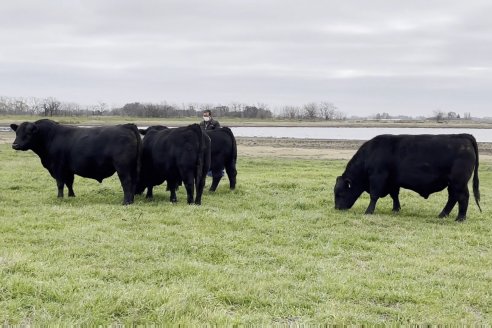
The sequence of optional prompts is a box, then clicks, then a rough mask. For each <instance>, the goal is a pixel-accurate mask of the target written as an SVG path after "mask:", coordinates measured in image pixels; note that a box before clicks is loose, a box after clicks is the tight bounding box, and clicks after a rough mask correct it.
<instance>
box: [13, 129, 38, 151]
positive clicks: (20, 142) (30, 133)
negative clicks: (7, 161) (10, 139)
mask: <svg viewBox="0 0 492 328" xmlns="http://www.w3.org/2000/svg"><path fill="white" fill-rule="evenodd" d="M10 128H11V129H12V130H14V131H15V140H14V143H13V144H12V148H13V149H15V150H28V149H32V147H33V146H34V144H35V142H36V137H37V134H38V127H37V126H36V124H35V123H30V122H24V123H22V124H21V125H17V124H10Z"/></svg>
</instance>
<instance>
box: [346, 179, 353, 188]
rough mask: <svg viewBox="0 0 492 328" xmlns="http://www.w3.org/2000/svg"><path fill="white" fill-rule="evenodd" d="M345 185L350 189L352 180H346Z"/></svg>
mask: <svg viewBox="0 0 492 328" xmlns="http://www.w3.org/2000/svg"><path fill="white" fill-rule="evenodd" d="M345 185H346V186H347V188H349V189H350V188H351V187H352V181H351V180H350V179H345Z"/></svg>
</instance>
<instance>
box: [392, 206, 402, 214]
mask: <svg viewBox="0 0 492 328" xmlns="http://www.w3.org/2000/svg"><path fill="white" fill-rule="evenodd" d="M400 210H401V207H398V208H394V209H393V213H399V212H400Z"/></svg>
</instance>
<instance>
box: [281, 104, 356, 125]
mask: <svg viewBox="0 0 492 328" xmlns="http://www.w3.org/2000/svg"><path fill="white" fill-rule="evenodd" d="M279 117H281V118H284V119H290V120H293V119H298V120H301V119H302V120H312V121H316V120H325V121H333V120H344V119H346V118H347V115H346V114H345V113H343V112H341V111H339V110H338V108H337V107H336V106H335V105H334V104H333V103H331V102H325V101H324V102H320V103H315V102H310V103H307V104H305V105H303V106H284V107H283V108H282V109H281V111H280V114H279Z"/></svg>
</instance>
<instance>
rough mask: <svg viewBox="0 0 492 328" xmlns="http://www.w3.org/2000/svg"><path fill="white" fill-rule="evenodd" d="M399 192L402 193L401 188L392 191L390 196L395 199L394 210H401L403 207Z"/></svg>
mask: <svg viewBox="0 0 492 328" xmlns="http://www.w3.org/2000/svg"><path fill="white" fill-rule="evenodd" d="M399 194H400V188H398V189H396V190H394V191H392V192H391V193H390V196H391V198H392V199H393V212H399V211H400V209H401V206H400V198H399Z"/></svg>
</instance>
